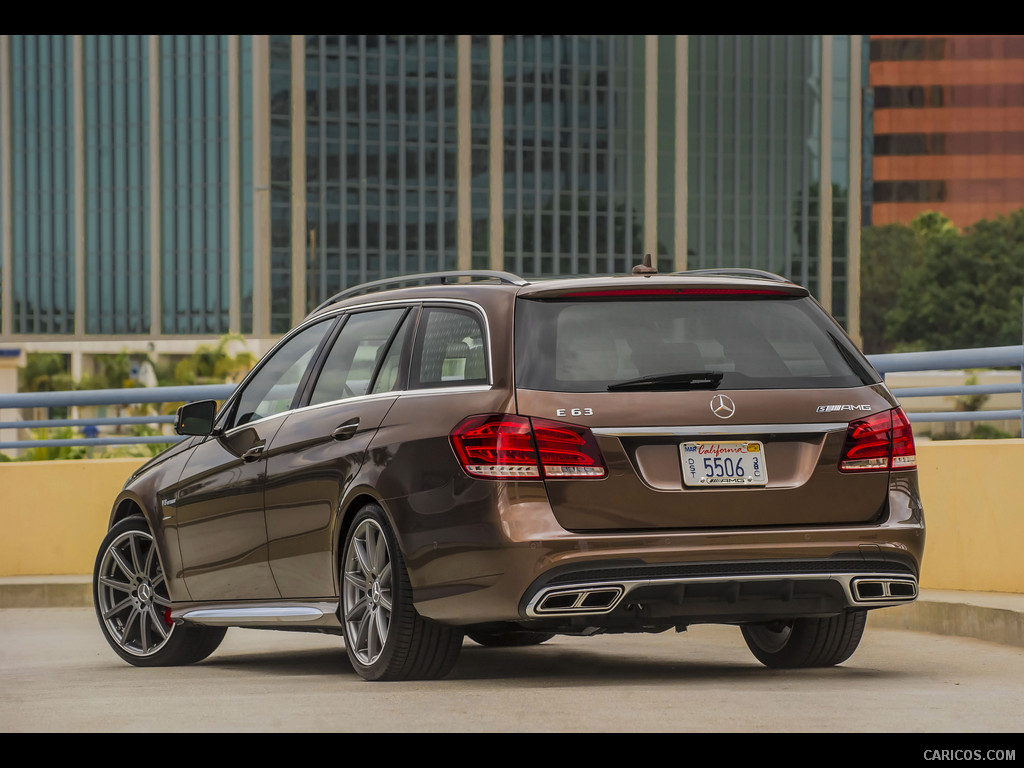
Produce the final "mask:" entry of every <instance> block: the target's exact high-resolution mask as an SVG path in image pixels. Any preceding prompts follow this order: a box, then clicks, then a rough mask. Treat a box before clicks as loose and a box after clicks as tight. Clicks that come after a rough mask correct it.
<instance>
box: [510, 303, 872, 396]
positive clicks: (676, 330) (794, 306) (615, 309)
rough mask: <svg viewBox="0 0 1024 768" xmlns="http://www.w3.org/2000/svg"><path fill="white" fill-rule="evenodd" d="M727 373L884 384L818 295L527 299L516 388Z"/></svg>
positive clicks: (734, 379) (601, 386) (771, 382)
mask: <svg viewBox="0 0 1024 768" xmlns="http://www.w3.org/2000/svg"><path fill="white" fill-rule="evenodd" d="M698 372H707V373H721V374H722V379H721V383H720V384H719V385H718V388H719V389H791V388H805V389H809V388H819V387H854V386H860V385H863V384H871V383H875V382H877V381H878V379H877V376H876V375H875V374H874V373H873V372H872V371H871V369H870V368H869V367H868V366H867V365H866V364H865V363H864V362H863V358H862V356H861V355H860V353H859V352H858V351H857V350H856V348H855V347H854V346H853V345H852V344H851V343H850V341H849V339H848V338H847V337H846V335H845V334H844V333H843V332H842V331H841V330H840V329H839V328H838V327H837V326H836V325H835V323H834V322H833V321H832V320H831V319H830V318H829V317H828V316H827V315H826V314H825V313H824V312H823V311H822V310H821V309H820V308H819V307H818V306H817V305H816V304H815V303H814V302H813V301H812V300H811V299H809V298H806V297H797V298H789V297H780V298H772V299H764V298H760V297H759V298H758V299H751V298H736V297H730V298H699V299H697V298H689V297H688V298H671V299H660V298H659V299H654V300H652V299H647V300H629V299H628V298H626V299H623V298H618V297H616V298H615V299H614V300H612V299H603V300H589V301H579V300H535V299H521V300H519V302H518V303H517V306H516V381H517V386H519V387H522V388H525V389H538V390H548V391H556V392H603V391H605V390H607V389H608V387H609V385H613V384H621V383H622V382H625V381H630V380H633V379H637V378H640V377H644V376H661V375H667V374H680V373H698Z"/></svg>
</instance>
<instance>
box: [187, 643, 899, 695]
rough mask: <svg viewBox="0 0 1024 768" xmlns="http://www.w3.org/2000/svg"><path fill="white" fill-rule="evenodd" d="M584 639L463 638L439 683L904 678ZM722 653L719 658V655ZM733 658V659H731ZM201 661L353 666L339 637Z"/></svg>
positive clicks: (292, 667)
mask: <svg viewBox="0 0 1024 768" xmlns="http://www.w3.org/2000/svg"><path fill="white" fill-rule="evenodd" d="M586 643H587V638H580V639H576V640H575V641H572V640H570V641H563V642H561V643H548V644H545V645H541V646H535V647H529V648H485V647H482V646H478V645H476V644H475V643H473V642H471V641H469V640H467V641H465V644H464V645H463V649H462V653H461V654H460V656H459V660H458V662H457V663H456V665H455V668H454V669H453V670H452V672H451V673H449V674H448V675H447V676H446V677H445V678H444V681H449V682H455V681H459V682H468V681H474V680H476V681H494V680H508V681H534V682H536V681H551V682H555V681H557V682H558V683H559V684H566V683H569V684H579V685H584V684H590V683H595V684H601V685H605V684H608V683H609V682H618V683H626V684H629V683H642V684H651V683H659V682H660V683H669V684H675V683H679V682H686V681H690V682H699V681H703V680H722V679H735V680H744V679H747V680H754V681H768V680H774V679H780V678H784V679H791V680H792V679H816V680H820V679H830V680H843V681H847V682H849V681H855V680H859V681H867V680H871V679H877V678H879V677H884V678H886V679H890V680H892V679H895V678H899V677H903V676H905V673H904V672H901V671H900V670H897V669H883V668H879V667H876V666H866V665H859V664H858V663H857V657H856V655H854V657H853V658H851V659H850V660H849V661H847V662H845V663H844V664H842V665H839V666H836V667H828V668H822V669H794V670H776V669H769V668H766V667H764V666H763V665H761V664H760V663H759V662H757V661H756V660H755V659H754V658H753V657H750V659H749V660H747V659H746V658H744V657H743V654H744V653H745V649H742V650H740V651H738V652H736V653H733V650H735V649H727V650H726V651H725V652H724V653H722V654H719V655H718V657H717V658H714V657H710V656H708V655H707V653H706V652H705V651H704V650H703V649H699V650H698V649H693V648H691V649H690V650H689V651H688V650H687V649H686V647H685V643H684V642H683V641H681V642H680V649H679V657H678V658H674V659H667V658H665V656H664V654H662V655H661V656H644V655H639V654H637V653H636V652H632V653H615V652H613V651H610V650H608V649H593V648H587V647H586ZM725 655H727V656H729V658H728V659H725V660H723V658H722V657H723V656H725ZM733 657H735V658H733ZM202 666H207V667H213V668H217V669H230V670H234V671H244V672H246V673H249V674H261V675H272V676H306V675H331V674H337V675H342V676H344V677H355V676H356V673H355V670H354V669H353V668H352V664H351V663H350V662H349V660H348V656H347V655H346V653H345V647H344V642H343V641H342V640H341V639H340V638H338V639H337V648H336V649H335V648H316V649H295V650H274V651H266V652H260V651H245V652H238V651H236V652H230V651H229V652H227V653H225V652H217V653H214V654H213V656H211V657H210V658H209V659H207V660H206V661H204V662H202Z"/></svg>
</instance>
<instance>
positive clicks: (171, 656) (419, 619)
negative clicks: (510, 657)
mask: <svg viewBox="0 0 1024 768" xmlns="http://www.w3.org/2000/svg"><path fill="white" fill-rule="evenodd" d="M410 283H426V284H421V285H413V286H410V285H409V284H410ZM175 427H176V430H177V431H178V433H179V434H182V435H185V438H184V439H183V440H182V441H181V442H179V443H178V444H176V445H175V446H173V447H172V448H170V449H168V450H167V451H165V452H164V453H162V454H161V455H159V456H157V457H156V458H154V459H153V460H152V461H150V462H149V463H148V464H146V465H145V466H143V467H142V468H141V469H139V470H138V471H137V472H136V473H135V474H134V475H132V476H131V478H129V480H128V482H127V483H126V484H125V486H124V489H123V491H122V492H121V493H120V495H119V496H118V497H117V499H116V501H115V503H114V506H113V511H112V514H111V517H110V529H109V533H108V534H107V536H106V538H105V540H104V541H103V543H102V545H101V547H100V550H99V553H98V556H97V559H96V569H95V578H94V593H95V595H94V596H95V601H96V610H97V615H98V617H99V623H100V626H101V627H102V630H103V633H104V635H105V636H106V638H107V640H108V641H109V643H110V645H111V646H112V647H113V649H114V650H115V651H116V652H117V653H118V654H119V655H120V656H121V657H122V658H123V659H125V660H126V661H128V662H130V663H132V664H136V665H142V666H145V665H164V664H184V663H190V662H195V661H198V660H200V659H203V658H205V657H206V656H208V655H209V654H210V653H212V652H213V651H214V650H215V649H216V647H217V645H218V644H219V643H220V641H221V638H222V637H223V635H224V632H225V631H226V628H227V627H229V626H239V627H263V628H276V629H288V630H312V631H321V632H332V633H337V634H339V635H342V636H343V637H344V645H345V648H346V651H347V653H348V655H349V657H350V659H351V663H352V665H353V667H354V668H355V670H356V671H357V672H358V673H359V674H360V675H362V676H363V677H364V678H367V679H372V680H387V679H408V678H435V677H440V676H443V675H445V674H447V673H448V672H449V671H450V670H451V669H452V667H453V665H454V664H455V663H456V659H457V657H458V654H459V650H460V648H461V646H462V643H463V641H464V638H465V637H469V638H470V639H471V640H473V641H475V642H477V643H480V644H482V645H486V646H511V645H531V644H537V643H542V642H544V641H545V640H547V639H549V638H550V637H552V636H553V635H556V634H561V635H592V634H597V633H607V632H661V631H665V630H671V629H674V630H676V631H682V630H684V629H686V627H687V626H688V625H691V624H699V623H708V622H713V623H722V624H734V625H736V626H738V627H739V628H740V631H741V632H742V636H743V638H744V640H745V641H746V643H747V645H748V646H749V647H750V650H751V651H752V652H753V654H754V656H756V657H757V658H758V659H759V660H760V661H761V662H763V663H764V664H766V665H768V666H773V667H806V666H825V665H834V664H838V663H840V662H842V661H844V660H845V659H847V658H848V657H849V656H850V655H851V654H852V653H853V652H854V650H855V649H856V647H857V644H858V642H859V641H860V639H861V635H862V633H863V630H864V622H865V616H866V613H867V611H869V610H872V609H876V608H881V607H884V606H890V605H894V604H899V603H905V602H908V601H911V600H914V599H915V597H916V596H917V590H918V578H919V571H920V564H921V555H922V551H923V548H924V521H923V516H922V508H921V501H920V496H919V493H918V482H917V472H916V458H915V449H914V438H913V435H912V433H911V428H910V424H909V422H908V420H907V417H906V415H905V414H904V412H903V410H902V409H901V408H900V406H899V403H898V402H897V400H896V398H895V397H894V396H893V395H892V393H891V392H890V391H889V390H888V389H887V388H886V387H885V385H884V384H883V382H882V380H881V378H880V377H879V375H878V374H877V373H876V372H875V371H874V370H873V369H872V367H871V366H870V365H869V363H868V362H867V361H866V360H865V358H864V356H863V355H862V354H861V353H860V352H859V351H858V350H857V348H856V347H855V346H854V344H853V343H851V341H850V340H849V338H848V337H847V336H846V334H845V333H844V332H843V330H842V329H841V328H840V326H839V325H838V324H837V323H836V322H835V321H834V320H833V319H832V318H831V317H830V316H829V315H828V314H827V313H826V312H825V311H823V310H822V308H821V307H820V306H819V305H818V304H817V303H816V302H815V300H814V299H813V298H812V297H811V296H809V294H808V292H807V290H806V289H805V288H803V287H801V286H799V285H795V284H793V283H792V282H789V281H787V280H784V279H782V278H780V277H777V276H774V275H768V274H767V273H757V272H753V271H750V270H724V271H696V272H685V273H679V274H662V275H658V274H641V275H633V276H624V277H580V278H569V279H557V280H541V281H527V280H524V279H521V278H518V277H516V276H514V275H509V274H507V273H500V272H473V273H437V274H431V275H425V276H422V275H421V276H406V277H403V278H398V279H396V280H390V281H377V282H376V283H369V284H366V285H364V286H360V287H359V288H356V289H351V290H349V291H345V292H343V293H341V294H339V295H338V296H336V297H334V298H333V299H331V300H330V301H328V302H326V303H325V304H324V305H322V306H321V307H319V308H318V309H317V310H316V311H315V312H313V313H312V314H311V315H310V316H309V317H308V318H306V320H305V321H303V322H302V323H301V324H300V325H299V326H298V327H296V328H295V329H294V330H292V331H291V332H290V333H288V334H287V335H286V336H285V337H284V338H283V339H282V340H281V341H280V343H278V344H277V345H276V347H275V348H274V349H273V350H272V351H271V352H270V353H269V354H268V355H266V357H265V358H264V359H263V360H262V361H261V362H260V363H259V364H258V365H257V366H256V367H255V369H254V370H253V371H252V372H251V373H250V374H249V375H248V377H247V378H246V379H245V380H244V381H243V382H242V383H241V385H240V386H239V387H238V388H237V390H236V391H235V392H234V393H233V394H232V395H231V396H230V397H229V398H228V399H227V401H226V402H225V403H224V404H223V406H222V407H221V408H219V410H218V409H217V405H216V403H214V402H212V401H204V402H194V403H190V404H187V405H185V406H183V407H182V408H181V409H180V410H179V414H178V418H177V422H176V425H175Z"/></svg>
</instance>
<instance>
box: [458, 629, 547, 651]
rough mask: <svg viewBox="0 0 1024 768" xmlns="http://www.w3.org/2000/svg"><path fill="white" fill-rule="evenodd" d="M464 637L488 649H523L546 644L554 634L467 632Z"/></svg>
mask: <svg viewBox="0 0 1024 768" xmlns="http://www.w3.org/2000/svg"><path fill="white" fill-rule="evenodd" d="M466 637H468V638H469V639H470V640H472V641H473V642H474V643H476V644H477V645H483V646H486V647H488V648H525V647H526V646H529V645H540V644H541V643H546V642H547V641H548V640H550V639H551V638H552V637H554V634H553V633H551V632H527V631H523V632H467V633H466Z"/></svg>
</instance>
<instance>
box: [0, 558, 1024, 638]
mask: <svg viewBox="0 0 1024 768" xmlns="http://www.w3.org/2000/svg"><path fill="white" fill-rule="evenodd" d="M91 605H92V594H91V577H90V576H87V575H82V576H7V577H3V578H0V608H61V607H84V606H91ZM868 624H869V626H876V627H885V628H889V629H909V630H914V631H917V632H932V633H934V634H939V635H953V636H957V637H973V638H976V639H978V640H986V641H988V642H993V643H1000V644H1002V645H1011V646H1017V647H1024V595H1017V594H1006V593H1002V592H960V591H952V590H930V589H925V590H922V591H921V595H920V597H918V599H917V600H916V601H914V602H913V603H911V604H909V605H901V606H897V607H893V608H886V609H884V610H876V611H872V612H871V614H870V616H869V621H868Z"/></svg>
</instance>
